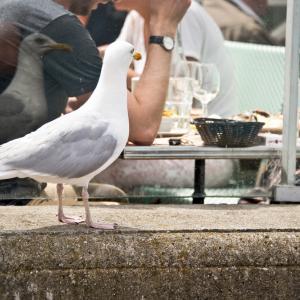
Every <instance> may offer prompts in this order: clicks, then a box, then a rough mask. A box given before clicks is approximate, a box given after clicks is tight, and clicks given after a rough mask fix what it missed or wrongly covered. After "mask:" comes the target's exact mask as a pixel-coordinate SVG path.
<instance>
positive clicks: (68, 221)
mask: <svg viewBox="0 0 300 300" xmlns="http://www.w3.org/2000/svg"><path fill="white" fill-rule="evenodd" d="M56 189H57V195H58V214H57V217H58V221H59V222H62V223H66V224H79V223H82V222H84V219H83V218H82V217H81V216H80V217H76V216H74V217H67V216H65V214H64V211H63V206H62V195H63V190H64V186H63V185H62V184H61V183H58V184H57V186H56Z"/></svg>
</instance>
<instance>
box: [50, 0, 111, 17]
mask: <svg viewBox="0 0 300 300" xmlns="http://www.w3.org/2000/svg"><path fill="white" fill-rule="evenodd" d="M55 1H56V2H57V3H60V4H61V5H63V6H64V7H65V8H66V9H68V10H69V11H71V12H72V13H74V14H75V15H80V16H87V15H89V14H90V13H91V11H92V10H93V9H96V8H97V6H98V4H105V3H107V2H110V1H109V0H55ZM113 2H114V1H113Z"/></svg>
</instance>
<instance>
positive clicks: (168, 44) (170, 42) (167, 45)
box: [163, 36, 174, 50]
mask: <svg viewBox="0 0 300 300" xmlns="http://www.w3.org/2000/svg"><path fill="white" fill-rule="evenodd" d="M163 44H164V47H165V48H166V49H167V50H173V48H174V40H173V39H172V38H171V37H169V36H164V39H163Z"/></svg>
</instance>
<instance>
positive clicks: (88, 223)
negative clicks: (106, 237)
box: [86, 220, 118, 230]
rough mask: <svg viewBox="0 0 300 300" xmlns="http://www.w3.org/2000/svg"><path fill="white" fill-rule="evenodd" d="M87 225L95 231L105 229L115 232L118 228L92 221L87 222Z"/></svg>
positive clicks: (114, 225)
mask: <svg viewBox="0 0 300 300" xmlns="http://www.w3.org/2000/svg"><path fill="white" fill-rule="evenodd" d="M86 225H88V226H89V227H91V228H95V229H103V230H113V229H117V228H118V224H116V223H113V224H105V223H94V222H92V221H88V220H86Z"/></svg>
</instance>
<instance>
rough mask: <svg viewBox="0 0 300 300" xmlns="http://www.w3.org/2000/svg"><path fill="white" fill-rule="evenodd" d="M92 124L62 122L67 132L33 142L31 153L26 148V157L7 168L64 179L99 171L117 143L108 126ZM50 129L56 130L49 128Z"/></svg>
mask: <svg viewBox="0 0 300 300" xmlns="http://www.w3.org/2000/svg"><path fill="white" fill-rule="evenodd" d="M70 120H72V118H69V121H70ZM89 121H90V122H91V123H92V124H93V125H87V124H85V123H86V119H84V118H83V119H82V120H75V119H74V122H77V124H70V123H68V124H65V122H60V123H61V124H60V125H61V126H65V129H63V130H60V131H55V132H54V133H53V134H50V136H49V138H47V139H45V137H43V138H42V139H41V140H40V141H37V142H34V147H30V150H28V149H26V147H24V150H23V151H24V154H23V155H19V156H18V157H16V158H13V157H11V159H10V161H9V162H7V163H6V164H7V165H9V166H10V167H11V168H15V169H22V170H28V171H29V172H32V173H35V174H45V175H52V176H57V177H61V178H79V177H83V176H85V175H87V174H89V173H92V172H94V171H96V170H97V169H99V168H100V167H101V166H102V165H103V164H104V163H105V162H106V161H107V160H108V159H109V158H110V157H111V156H112V154H113V153H114V151H115V148H116V146H117V140H116V138H115V137H114V136H113V135H112V134H110V132H109V130H108V127H109V123H107V122H101V121H99V120H95V122H93V120H89ZM52 127H53V126H52ZM49 129H52V130H54V129H55V128H51V126H49V127H48V130H49ZM38 132H39V130H38V131H36V132H35V134H34V135H33V136H32V138H33V139H37V138H38V136H37V134H36V133H38ZM41 133H43V134H45V133H46V130H41ZM20 140H22V139H20ZM21 145H22V144H21ZM21 145H20V146H21Z"/></svg>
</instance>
